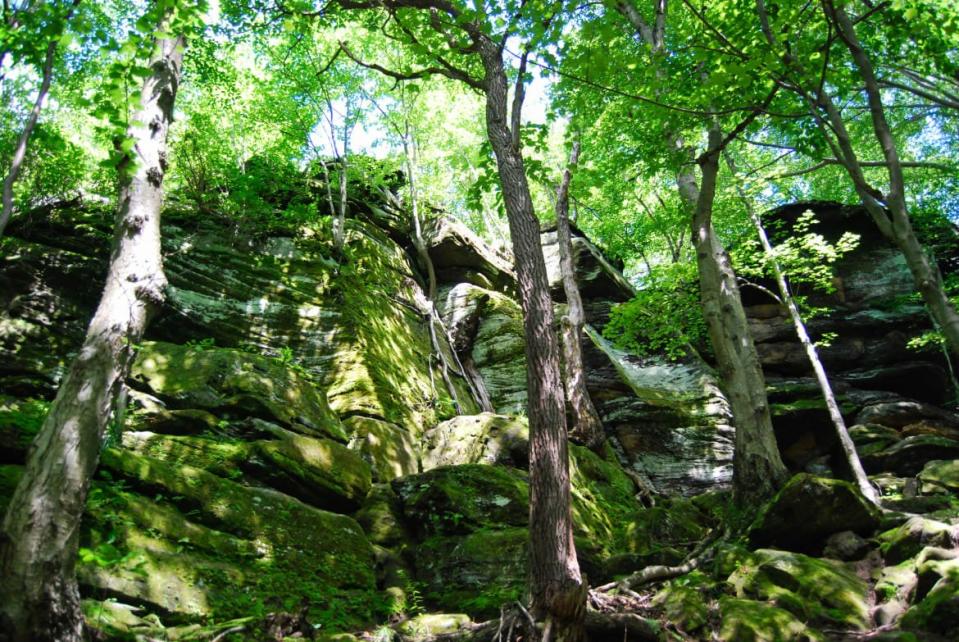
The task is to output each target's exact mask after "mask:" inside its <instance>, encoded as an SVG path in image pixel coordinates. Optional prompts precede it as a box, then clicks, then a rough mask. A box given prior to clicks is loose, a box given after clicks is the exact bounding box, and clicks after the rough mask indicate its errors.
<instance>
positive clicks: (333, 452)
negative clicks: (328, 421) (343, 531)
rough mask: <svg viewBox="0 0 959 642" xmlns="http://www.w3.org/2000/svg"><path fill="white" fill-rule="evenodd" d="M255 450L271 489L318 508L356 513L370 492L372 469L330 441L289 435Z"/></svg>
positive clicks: (348, 450)
mask: <svg viewBox="0 0 959 642" xmlns="http://www.w3.org/2000/svg"><path fill="white" fill-rule="evenodd" d="M255 447H256V450H255V452H256V453H257V455H258V456H259V457H260V458H262V459H263V460H264V462H265V466H263V467H262V470H261V472H260V474H261V475H262V476H263V477H264V478H265V479H266V480H268V481H269V483H270V485H271V486H273V487H274V488H277V489H279V490H281V491H283V492H285V493H287V494H289V495H292V496H294V497H297V498H299V499H301V500H303V501H305V502H307V503H309V504H312V505H314V506H319V507H323V508H327V509H334V510H340V511H344V512H352V511H353V510H356V509H357V508H359V506H360V504H361V503H362V502H363V499H364V498H365V497H366V495H367V493H369V492H370V485H371V483H372V476H371V473H370V467H369V465H368V464H367V463H366V462H365V461H363V460H362V459H361V458H360V456H359V455H358V454H357V453H355V452H354V451H352V450H350V449H349V448H347V447H346V446H343V445H342V444H338V443H336V442H335V441H332V440H330V439H322V438H317V437H306V436H304V435H297V434H294V433H288V434H287V435H286V436H284V437H283V438H282V439H276V440H270V441H259V442H256V444H255Z"/></svg>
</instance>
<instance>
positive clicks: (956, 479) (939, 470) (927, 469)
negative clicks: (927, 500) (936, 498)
mask: <svg viewBox="0 0 959 642" xmlns="http://www.w3.org/2000/svg"><path fill="white" fill-rule="evenodd" d="M918 477H919V481H920V483H921V484H922V489H921V490H922V492H923V493H939V492H952V493H955V492H957V491H959V459H934V460H932V461H929V462H926V465H925V466H923V468H922V471H920V473H919V475H918Z"/></svg>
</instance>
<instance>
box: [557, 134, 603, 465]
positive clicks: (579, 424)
mask: <svg viewBox="0 0 959 642" xmlns="http://www.w3.org/2000/svg"><path fill="white" fill-rule="evenodd" d="M579 149H580V145H579V141H576V142H575V143H573V150H572V152H571V153H570V157H569V166H567V168H566V170H565V171H564V172H563V178H562V180H561V181H560V184H559V187H558V188H557V189H556V240H557V244H558V245H559V267H560V272H561V274H562V277H563V290H564V291H565V293H566V306H567V312H566V316H564V317H563V318H562V319H560V324H561V326H562V328H563V357H564V364H563V365H564V369H565V372H564V375H565V384H566V403H567V406H568V408H569V411H570V416H571V419H572V424H573V425H572V426H571V427H570V429H569V436H570V439H573V440H577V441H579V442H581V443H583V444H585V445H586V446H587V447H589V448H591V449H594V450H598V449H600V448H602V446H603V444H604V443H605V442H606V431H605V429H604V428H603V422H602V420H601V419H600V418H599V413H597V412H596V407H595V406H593V400H592V399H590V396H589V391H588V390H587V389H586V372H585V369H584V368H583V343H582V342H583V324H584V323H585V322H586V314H585V313H584V312H583V299H582V297H581V296H580V294H579V287H578V286H577V284H576V267H575V266H574V265H573V243H572V239H571V238H570V231H569V184H570V181H571V180H572V177H573V171H572V168H573V167H575V166H576V163H577V161H578V160H579Z"/></svg>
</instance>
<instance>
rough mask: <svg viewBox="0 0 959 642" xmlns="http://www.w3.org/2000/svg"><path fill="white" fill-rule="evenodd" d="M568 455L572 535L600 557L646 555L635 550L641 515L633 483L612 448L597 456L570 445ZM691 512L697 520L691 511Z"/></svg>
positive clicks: (676, 515)
mask: <svg viewBox="0 0 959 642" xmlns="http://www.w3.org/2000/svg"><path fill="white" fill-rule="evenodd" d="M569 453H570V491H571V493H572V513H573V529H574V533H575V534H576V535H577V536H578V537H580V538H581V539H585V540H588V541H589V542H590V543H591V544H592V546H593V547H594V548H595V550H596V552H597V553H598V554H599V555H601V556H602V557H609V556H611V555H613V554H615V553H623V552H632V553H636V552H647V551H646V550H640V549H641V547H637V535H638V533H637V532H636V530H635V528H634V527H635V525H636V523H637V520H638V519H641V518H639V517H638V516H640V515H641V514H642V510H641V509H642V506H641V505H640V504H639V502H638V501H637V500H636V498H635V492H636V491H635V486H634V484H633V481H632V480H631V479H630V478H629V477H628V476H627V475H626V473H625V472H624V471H623V469H622V467H621V466H620V465H619V462H618V461H617V460H616V456H615V454H614V453H613V452H612V449H611V448H609V447H607V449H606V451H605V452H604V455H603V456H602V457H601V456H599V455H598V454H596V453H595V452H593V451H591V450H589V449H588V448H584V447H582V446H577V445H576V444H570V446H569ZM679 503H682V500H679ZM677 505H678V504H677ZM693 512H695V513H696V514H697V515H698V516H700V517H701V515H699V513H698V511H696V510H695V509H694V511H693ZM671 515H673V516H674V517H676V518H677V521H681V520H680V519H679V515H678V513H673V512H671ZM671 526H676V529H677V533H676V536H677V538H678V537H683V535H684V533H681V532H678V531H680V530H681V529H680V528H679V527H678V525H676V524H673V525H671ZM665 528H669V527H665ZM665 528H664V531H665ZM639 537H643V535H639ZM671 541H676V540H671Z"/></svg>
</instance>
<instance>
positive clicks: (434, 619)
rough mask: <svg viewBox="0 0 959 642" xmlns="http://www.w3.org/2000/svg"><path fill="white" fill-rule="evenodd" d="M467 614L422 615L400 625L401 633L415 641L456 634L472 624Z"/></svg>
mask: <svg viewBox="0 0 959 642" xmlns="http://www.w3.org/2000/svg"><path fill="white" fill-rule="evenodd" d="M470 622H471V620H470V616H468V615H466V614H465V613H421V614H420V615H417V616H416V617H413V618H410V619H409V620H407V621H406V622H403V623H402V624H401V625H400V632H402V633H403V635H404V636H406V637H408V638H412V639H413V640H431V639H433V636H436V635H442V634H444V633H455V632H456V631H458V630H460V629H461V628H463V627H464V626H466V625H468V624H470Z"/></svg>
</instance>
